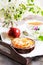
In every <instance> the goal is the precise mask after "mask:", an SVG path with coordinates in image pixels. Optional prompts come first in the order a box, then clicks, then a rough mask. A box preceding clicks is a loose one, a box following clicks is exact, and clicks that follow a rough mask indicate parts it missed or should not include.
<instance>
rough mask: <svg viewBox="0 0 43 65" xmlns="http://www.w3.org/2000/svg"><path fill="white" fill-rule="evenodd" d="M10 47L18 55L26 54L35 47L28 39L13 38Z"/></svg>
mask: <svg viewBox="0 0 43 65" xmlns="http://www.w3.org/2000/svg"><path fill="white" fill-rule="evenodd" d="M12 46H13V47H14V48H15V49H16V50H17V51H18V52H19V53H28V52H30V51H32V50H33V49H34V47H35V42H34V41H33V40H32V39H30V38H14V39H13V40H12Z"/></svg>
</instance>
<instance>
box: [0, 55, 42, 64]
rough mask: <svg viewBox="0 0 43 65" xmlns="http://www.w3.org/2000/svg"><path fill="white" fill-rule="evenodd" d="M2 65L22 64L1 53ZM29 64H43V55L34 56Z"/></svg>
mask: <svg viewBox="0 0 43 65" xmlns="http://www.w3.org/2000/svg"><path fill="white" fill-rule="evenodd" d="M0 65H21V64H19V63H17V62H15V61H13V60H11V59H10V58H8V57H6V56H4V55H2V54H0ZM29 65H43V57H36V58H34V59H33V60H32V61H31V62H30V63H29Z"/></svg>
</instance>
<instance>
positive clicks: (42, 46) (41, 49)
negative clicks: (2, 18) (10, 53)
mask: <svg viewBox="0 0 43 65" xmlns="http://www.w3.org/2000/svg"><path fill="white" fill-rule="evenodd" d="M28 20H32V21H33V20H37V21H41V22H42V21H43V17H40V16H37V15H30V16H28V17H27V21H28ZM23 22H25V23H24V24H21V23H22V22H21V23H19V24H18V26H17V28H19V29H20V31H21V37H24V35H22V31H24V30H26V31H28V29H27V27H26V20H23ZM3 32H4V33H5V32H7V29H6V28H3V29H2V31H1V38H2V41H3V42H6V43H8V44H11V40H10V39H9V38H8V37H6V35H3ZM30 38H31V37H30ZM20 55H21V56H23V57H35V56H39V55H43V41H38V40H35V48H34V50H33V51H32V52H30V53H28V54H20Z"/></svg>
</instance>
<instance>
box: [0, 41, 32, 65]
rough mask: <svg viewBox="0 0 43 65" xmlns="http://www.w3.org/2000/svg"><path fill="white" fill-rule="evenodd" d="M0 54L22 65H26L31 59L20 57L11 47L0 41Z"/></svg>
mask: <svg viewBox="0 0 43 65" xmlns="http://www.w3.org/2000/svg"><path fill="white" fill-rule="evenodd" d="M0 53H1V54H4V55H6V56H8V57H9V58H11V59H13V60H14V61H17V62H19V63H20V64H22V65H28V64H29V62H30V61H31V59H32V58H29V57H26V58H25V57H23V56H21V55H20V54H19V53H18V52H17V51H16V50H15V49H14V48H13V47H12V46H11V45H9V44H6V43H4V42H2V41H0Z"/></svg>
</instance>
